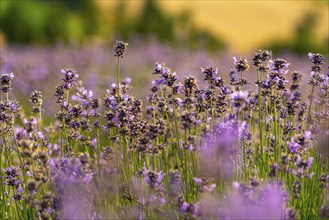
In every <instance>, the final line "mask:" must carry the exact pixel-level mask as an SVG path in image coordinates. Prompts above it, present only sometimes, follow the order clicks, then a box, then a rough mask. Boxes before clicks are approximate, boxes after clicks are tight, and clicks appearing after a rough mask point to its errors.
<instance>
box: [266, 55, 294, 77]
mask: <svg viewBox="0 0 329 220" xmlns="http://www.w3.org/2000/svg"><path fill="white" fill-rule="evenodd" d="M289 65H290V63H288V62H287V61H286V60H284V59H280V58H278V59H275V60H270V70H271V71H273V72H275V73H278V74H280V75H286V74H287V73H288V71H289V70H288V67H289Z"/></svg>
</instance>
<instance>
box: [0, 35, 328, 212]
mask: <svg viewBox="0 0 329 220" xmlns="http://www.w3.org/2000/svg"><path fill="white" fill-rule="evenodd" d="M127 45H128V44H126V43H124V42H122V41H118V42H117V44H116V46H115V56H117V58H118V60H117V61H118V62H117V82H116V83H113V84H112V85H109V87H108V89H107V90H106V95H105V97H103V98H98V97H97V96H96V95H95V94H94V92H93V91H91V90H89V88H85V84H84V83H83V82H82V81H79V74H78V73H77V71H75V70H74V69H63V70H62V71H61V73H62V77H63V78H62V81H61V83H60V84H59V85H57V86H56V88H55V89H54V97H55V99H56V104H57V105H58V107H57V113H56V114H55V120H52V121H51V123H47V124H46V123H45V120H44V118H43V114H42V112H43V111H44V109H43V103H44V100H43V95H42V93H41V92H40V91H37V90H33V91H32V92H31V95H30V97H29V100H30V102H31V106H30V107H28V108H29V109H26V108H21V107H20V104H19V102H18V101H16V100H15V99H14V95H13V94H12V90H13V89H14V88H15V86H14V85H15V82H14V74H13V73H9V74H8V73H4V74H1V77H0V86H1V101H0V109H1V114H0V143H1V148H0V152H1V156H0V176H1V180H2V183H1V188H0V192H1V194H0V204H1V205H0V218H1V219H130V218H139V219H158V218H163V219H175V218H184V219H185V218H186V219H208V218H214V219H227V218H230V219H242V218H243V219H320V218H328V217H329V214H328V210H329V197H328V196H327V195H328V193H329V192H328V189H329V177H328V176H329V174H328V172H329V168H328V167H329V166H328V164H329V163H328V162H329V158H328V155H327V152H328V151H326V147H327V142H326V140H327V139H326V137H327V135H328V133H329V130H328V129H329V124H328V122H329V114H328V112H329V109H328V107H329V106H328V103H329V98H328V97H329V89H328V88H329V86H328V82H329V73H328V74H326V75H325V74H323V73H322V72H323V70H324V68H323V65H324V62H325V58H324V56H322V55H320V54H313V53H310V54H309V59H310V62H311V64H312V66H311V69H310V72H311V78H310V79H309V84H310V86H311V88H310V87H308V86H307V85H303V84H302V77H301V76H302V73H300V72H298V71H292V72H290V70H289V69H288V68H289V63H288V61H286V60H284V59H280V58H272V53H271V52H270V51H265V50H264V51H258V52H256V53H255V54H254V56H253V58H252V59H251V63H252V65H253V66H254V67H255V68H252V67H250V66H249V64H248V61H247V59H245V58H240V59H236V58H234V62H233V63H232V66H234V69H232V70H231V72H230V75H229V83H226V82H225V79H224V78H225V77H224V76H223V74H222V73H221V72H222V71H221V70H220V69H219V68H216V67H203V68H201V74H202V78H201V80H200V81H199V79H198V77H195V76H192V75H188V76H186V77H184V78H183V79H182V80H180V79H179V77H178V74H177V73H176V72H175V71H173V70H172V69H171V68H169V67H168V66H167V65H165V64H161V63H156V64H155V67H154V68H153V70H150V72H151V73H152V76H153V77H154V81H153V82H152V84H151V85H150V91H149V94H148V96H147V98H145V99H144V100H146V106H145V107H144V106H143V101H142V100H140V99H138V98H136V97H134V96H131V95H130V94H129V90H130V89H131V85H130V83H131V80H130V79H129V78H127V79H124V80H121V77H120V75H121V66H122V67H123V69H124V66H125V65H126V63H125V62H122V63H121V61H120V59H122V58H123V57H124V54H125V53H126V52H127ZM238 73H240V76H238ZM243 74H245V75H246V78H244V77H243ZM252 74H253V75H257V76H255V77H254V78H256V79H257V81H256V82H255V83H254V85H255V86H254V85H253V83H252V82H251V81H250V80H251V79H252V77H249V78H250V79H249V78H248V76H250V75H252ZM290 79H291V82H289V80H290ZM202 80H203V82H201V81H202ZM305 88H309V89H310V90H311V94H310V96H309V97H305V96H303V93H302V91H307V89H305ZM315 97H316V98H315ZM25 110H26V111H25Z"/></svg>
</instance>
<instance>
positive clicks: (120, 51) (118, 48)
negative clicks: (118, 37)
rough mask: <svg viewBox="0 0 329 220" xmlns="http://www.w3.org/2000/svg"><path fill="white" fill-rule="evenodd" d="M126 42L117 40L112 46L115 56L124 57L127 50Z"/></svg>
mask: <svg viewBox="0 0 329 220" xmlns="http://www.w3.org/2000/svg"><path fill="white" fill-rule="evenodd" d="M127 47H128V43H125V42H123V41H117V43H116V45H115V46H114V50H115V54H114V56H116V57H121V58H124V55H125V53H126V51H127Z"/></svg>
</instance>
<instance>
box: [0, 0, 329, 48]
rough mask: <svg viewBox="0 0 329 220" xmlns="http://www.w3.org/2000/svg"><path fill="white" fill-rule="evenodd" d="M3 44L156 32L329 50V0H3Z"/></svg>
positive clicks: (194, 44) (223, 42) (193, 42)
mask: <svg viewBox="0 0 329 220" xmlns="http://www.w3.org/2000/svg"><path fill="white" fill-rule="evenodd" d="M0 4H1V7H0V12H1V13H0V19H1V26H0V40H1V47H4V46H5V45H8V44H29V45H45V44H47V45H49V44H50V45H51V44H55V43H59V42H60V43H65V44H80V45H83V44H85V43H90V42H93V43H107V42H113V39H124V40H126V41H131V39H132V38H141V39H144V40H145V39H147V38H148V39H149V38H152V39H155V40H157V41H160V42H162V43H168V44H170V45H171V46H173V47H188V48H191V49H199V48H202V49H207V50H208V51H212V52H213V51H215V52H216V51H232V52H237V53H244V52H249V51H250V50H255V49H258V48H270V49H272V50H273V52H281V51H284V50H288V51H292V52H294V53H306V52H309V51H311V50H312V51H314V52H320V53H323V54H328V41H329V37H328V36H329V34H328V30H329V24H328V21H329V18H328V11H329V7H328V5H329V1H328V0H309V1H305V0H304V1H155V0H137V1H111V0H81V1H80V0H56V1H54V0H34V1H30V0H24V1H19V0H1V1H0Z"/></svg>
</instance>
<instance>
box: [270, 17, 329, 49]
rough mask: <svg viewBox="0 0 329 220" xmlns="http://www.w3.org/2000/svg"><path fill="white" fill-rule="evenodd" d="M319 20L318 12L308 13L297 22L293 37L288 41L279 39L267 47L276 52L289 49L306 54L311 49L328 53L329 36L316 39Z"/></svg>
mask: <svg viewBox="0 0 329 220" xmlns="http://www.w3.org/2000/svg"><path fill="white" fill-rule="evenodd" d="M318 20H319V18H318V15H317V13H316V12H312V11H311V12H308V13H306V14H305V15H304V16H303V18H302V20H301V21H300V22H299V23H298V24H297V26H296V28H295V31H294V37H293V38H292V39H290V40H286V41H283V40H282V41H280V40H277V41H274V42H273V43H271V44H270V45H269V46H267V47H268V48H271V49H272V51H273V52H275V53H278V52H282V51H287V50H289V51H292V52H294V53H296V54H304V53H308V52H310V51H313V52H317V53H322V54H328V53H329V51H328V50H329V48H328V40H329V39H328V36H327V39H323V42H321V41H320V42H319V41H318V40H317V39H316V33H315V27H316V25H317V23H318Z"/></svg>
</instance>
